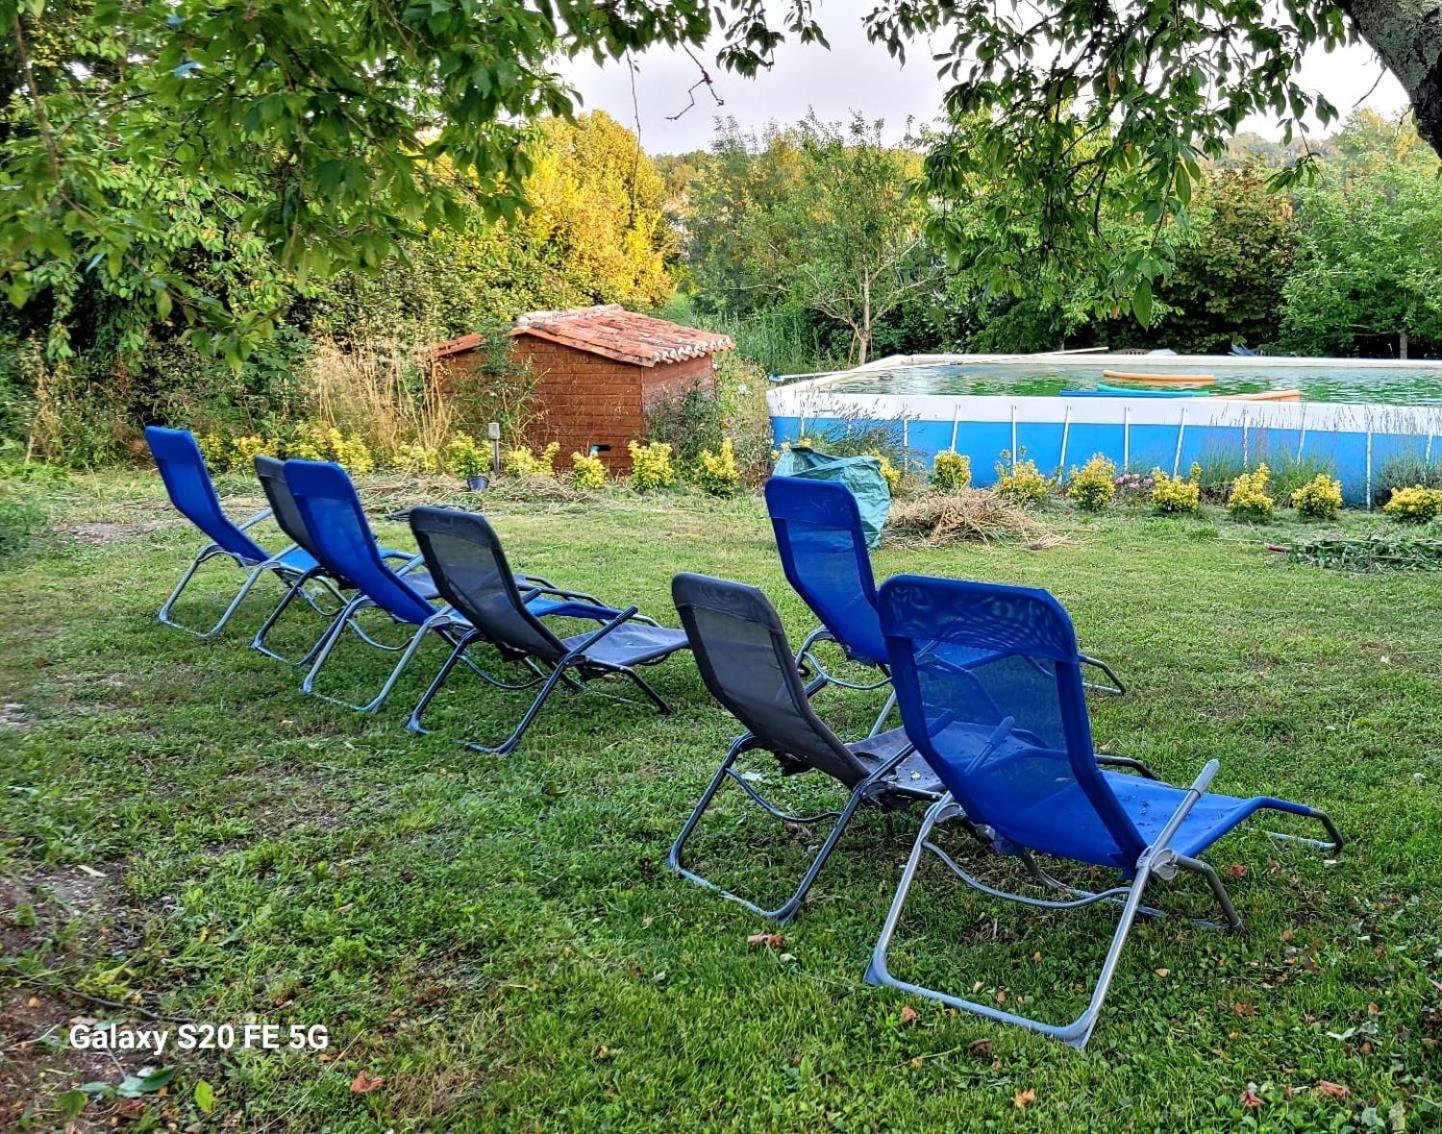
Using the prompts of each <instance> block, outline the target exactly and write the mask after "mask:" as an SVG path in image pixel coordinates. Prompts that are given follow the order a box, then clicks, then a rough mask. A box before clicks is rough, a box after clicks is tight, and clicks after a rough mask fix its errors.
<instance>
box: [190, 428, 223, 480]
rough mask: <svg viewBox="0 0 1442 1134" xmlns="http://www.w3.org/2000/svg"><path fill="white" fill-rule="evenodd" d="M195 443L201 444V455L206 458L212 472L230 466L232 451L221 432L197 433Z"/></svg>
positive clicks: (207, 465)
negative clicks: (227, 446) (230, 451)
mask: <svg viewBox="0 0 1442 1134" xmlns="http://www.w3.org/2000/svg"><path fill="white" fill-rule="evenodd" d="M195 443H196V444H197V445H199V446H200V455H201V456H202V457H204V458H205V464H206V467H207V468H209V469H210V471H211V472H223V471H225V469H227V468H228V467H230V453H229V451H228V450H227V449H226V445H225V438H223V437H221V435H220V434H219V433H215V432H213V431H212V432H210V433H197V434H196V435H195Z"/></svg>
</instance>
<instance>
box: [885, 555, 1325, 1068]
mask: <svg viewBox="0 0 1442 1134" xmlns="http://www.w3.org/2000/svg"><path fill="white" fill-rule="evenodd" d="M879 601H880V607H879V609H880V615H881V629H882V632H883V634H884V635H885V636H886V643H887V653H888V657H889V658H890V662H891V673H892V679H893V681H894V683H895V689H896V695H897V699H898V702H899V704H900V708H901V717H902V721H903V723H904V725H905V728H906V734H907V736H908V738H909V739H910V740H911V742H912V743H914V744H915V745H916V748H917V751H918V752H920V753H921V755H922V756H923V757H924V758H925V759H926V762H927V763H928V764H929V765H930V766H931V768H932V770H933V771H934V772H935V773H936V775H937V777H938V778H939V779H940V780H941V782H942V784H943V785H944V786H945V787H946V791H947V794H946V795H944V796H943V797H942V798H941V799H940V800H939V801H938V802H937V803H936V804H934V805H933V806H932V808H931V809H930V811H928V813H927V816H926V819H925V820H924V821H923V823H922V826H921V830H920V832H919V833H918V834H917V837H916V842H915V845H914V846H913V847H912V850H911V856H910V858H909V859H908V861H907V864H906V868H905V870H904V871H903V872H902V876H901V881H900V884H899V885H898V887H897V890H896V895H895V898H894V899H893V900H892V903H891V908H890V910H889V911H888V913H887V916H886V921H885V924H884V926H883V928H882V931H881V935H880V938H879V939H878V940H877V942H876V946H875V949H874V950H873V952H872V958H871V965H870V968H869V969H868V971H867V975H866V979H867V981H868V982H869V983H871V984H882V985H889V986H891V987H893V988H899V989H902V990H904V991H907V992H912V993H916V994H918V995H921V996H926V997H930V998H931V999H933V1000H939V1001H941V1002H942V1003H944V1004H947V1005H950V1006H952V1007H954V1008H959V1009H962V1010H965V1011H967V1012H974V1013H976V1014H977V1015H980V1016H985V1017H987V1018H989V1019H992V1020H998V1021H1001V1022H1003V1023H1009V1024H1019V1025H1021V1026H1023V1027H1026V1028H1030V1029H1032V1030H1034V1031H1038V1032H1041V1033H1043V1034H1045V1035H1048V1036H1052V1037H1054V1038H1056V1039H1059V1040H1062V1041H1064V1042H1066V1043H1068V1044H1071V1045H1072V1046H1074V1047H1078V1048H1080V1047H1083V1046H1085V1044H1086V1042H1087V1040H1088V1038H1089V1037H1090V1036H1091V1034H1092V1030H1093V1029H1094V1028H1095V1027H1096V1022H1097V1018H1098V1016H1099V1015H1100V1013H1101V1009H1102V1004H1103V1002H1104V1001H1105V999H1106V995H1107V990H1108V988H1109V987H1110V985H1111V981H1112V978H1113V976H1114V975H1115V973H1116V969H1117V964H1118V962H1119V960H1120V959H1121V953H1122V947H1123V946H1124V945H1125V944H1126V939H1127V935H1128V933H1129V932H1130V930H1131V927H1132V923H1133V922H1134V920H1135V919H1136V917H1137V915H1138V913H1142V914H1144V915H1148V916H1160V915H1159V913H1158V911H1155V910H1150V909H1148V908H1146V907H1143V906H1142V904H1141V902H1142V895H1143V892H1144V891H1145V890H1146V888H1147V886H1148V884H1149V883H1151V882H1152V881H1153V880H1157V879H1160V880H1163V881H1169V880H1171V879H1172V878H1173V877H1175V875H1176V874H1177V873H1178V872H1179V871H1183V870H1186V871H1192V872H1195V873H1197V874H1200V875H1202V876H1203V877H1204V878H1205V879H1206V881H1207V883H1208V884H1209V885H1210V887H1211V889H1212V893H1213V895H1214V896H1215V898H1216V901H1217V903H1218V905H1219V906H1220V907H1221V910H1222V912H1223V914H1224V915H1225V919H1226V925H1227V927H1228V928H1231V929H1238V928H1240V927H1241V919H1240V917H1239V916H1238V915H1237V911H1236V909H1235V907H1234V906H1233V905H1232V902H1231V899H1230V898H1229V897H1228V895H1227V892H1226V889H1225V887H1224V886H1223V885H1222V880H1221V878H1220V877H1219V876H1218V874H1217V872H1216V870H1215V869H1214V868H1213V867H1211V866H1210V865H1208V864H1207V863H1206V862H1204V861H1202V859H1201V857H1200V856H1201V855H1202V854H1204V853H1205V852H1206V851H1207V850H1208V849H1209V848H1210V847H1211V846H1212V845H1213V844H1214V843H1216V842H1217V840H1219V839H1221V838H1222V837H1223V836H1224V835H1226V834H1228V833H1229V832H1230V831H1232V830H1233V829H1235V828H1236V827H1237V826H1238V825H1239V824H1240V823H1242V822H1243V821H1244V820H1246V819H1248V818H1249V817H1251V816H1252V815H1254V814H1255V813H1256V812H1258V811H1261V810H1270V811H1280V812H1286V813H1288V814H1291V815H1296V816H1300V817H1303V818H1307V819H1312V820H1315V821H1316V822H1318V823H1320V824H1321V825H1322V827H1323V828H1324V829H1325V831H1326V833H1327V836H1328V841H1327V842H1326V843H1320V842H1314V841H1313V840H1302V841H1305V842H1309V843H1312V844H1313V845H1317V846H1325V847H1326V848H1327V849H1328V850H1329V851H1332V852H1335V851H1336V850H1338V849H1340V847H1341V845H1342V839H1341V836H1340V835H1339V834H1338V833H1337V829H1336V827H1335V826H1334V825H1333V823H1332V821H1331V819H1329V818H1328V817H1327V815H1326V814H1325V813H1324V812H1321V811H1318V810H1316V809H1315V808H1311V807H1307V806H1304V805H1303V804H1300V803H1291V802H1289V801H1287V800H1282V799H1274V798H1271V797H1268V796H1258V797H1253V798H1250V799H1242V798H1236V797H1233V796H1227V795H1216V794H1213V793H1211V792H1210V791H1209V790H1208V789H1209V788H1210V786H1211V783H1212V780H1213V778H1214V777H1215V776H1216V774H1217V771H1218V764H1217V761H1215V760H1211V761H1209V762H1208V763H1207V764H1206V766H1205V767H1204V768H1203V769H1202V771H1201V774H1200V775H1199V776H1198V777H1197V778H1196V781H1195V782H1194V783H1193V784H1192V785H1191V787H1189V788H1180V787H1173V786H1172V785H1171V784H1167V783H1163V782H1161V781H1159V780H1156V779H1152V778H1148V777H1147V776H1146V775H1134V774H1129V773H1125V772H1120V771H1112V770H1109V769H1106V768H1104V767H1103V766H1102V762H1101V760H1100V759H1099V758H1098V757H1097V755H1096V754H1095V751H1094V748H1093V745H1092V735H1091V727H1090V724H1089V721H1088V717H1087V704H1086V690H1085V688H1084V686H1083V683H1082V676H1081V675H1082V669H1081V667H1082V664H1083V662H1084V660H1085V659H1084V658H1083V656H1082V655H1081V653H1079V652H1078V650H1077V644H1076V634H1075V631H1074V630H1073V628H1072V623H1071V619H1070V618H1068V617H1067V613H1066V611H1065V610H1063V609H1062V607H1061V604H1060V603H1058V602H1057V600H1056V599H1055V598H1053V597H1052V596H1051V595H1050V594H1048V593H1047V592H1046V591H1042V590H1035V589H1031V588H1026V587H1009V586H1000V585H996V584H989V583H976V582H962V581H958V580H952V579H929V578H923V577H920V576H914V575H902V576H898V577H896V578H894V579H891V580H889V581H887V582H886V583H885V584H883V585H882V587H881V591H880V595H879ZM957 646H960V647H964V648H966V649H970V650H976V651H982V652H985V653H987V654H988V655H990V657H991V660H990V661H988V662H986V663H985V664H983V665H979V666H975V667H973V668H970V669H965V670H961V669H957V668H956V667H954V666H951V665H947V664H946V663H945V662H944V661H942V660H940V659H941V656H942V655H943V654H944V653H945V651H946V650H947V649H949V648H953V647H957ZM948 820H959V821H960V822H962V823H963V824H964V825H965V826H966V828H967V829H968V830H969V831H970V832H971V833H972V834H973V835H975V836H977V837H978V838H979V839H980V840H981V841H982V842H984V843H985V844H987V845H989V846H990V847H992V848H993V849H995V850H996V851H999V852H1001V853H1003V854H1010V855H1016V856H1019V857H1021V859H1022V860H1023V861H1024V862H1025V864H1026V865H1027V867H1028V869H1029V870H1030V872H1031V876H1032V878H1033V879H1034V880H1035V881H1036V882H1037V883H1038V885H1039V886H1040V887H1041V889H1042V890H1043V892H1046V893H1049V894H1050V896H1049V897H1047V898H1038V897H1033V896H1030V895H1025V894H1015V893H1009V892H1007V891H1004V890H999V889H996V888H994V887H992V886H989V885H987V884H986V883H984V882H982V881H980V880H979V879H977V878H975V877H973V876H972V875H971V874H970V873H968V872H967V871H966V870H965V869H963V868H962V867H961V866H960V865H959V864H958V863H957V862H956V861H955V860H954V859H953V858H952V857H951V856H950V855H948V854H947V853H946V852H945V851H943V850H942V849H941V848H940V847H939V846H937V844H936V842H935V841H934V838H935V828H936V827H937V826H938V825H939V824H942V823H944V822H946V821H948ZM1281 837H1287V836H1281ZM923 851H930V852H931V853H932V854H933V855H934V856H935V857H936V858H937V859H938V860H939V861H940V862H941V863H942V864H943V865H945V866H946V867H948V868H949V869H950V870H951V871H952V872H953V873H954V874H955V875H956V876H957V877H958V878H960V879H961V880H962V881H963V882H966V883H967V884H968V885H971V886H973V887H975V888H976V889H978V890H980V891H981V892H982V893H984V894H987V895H989V896H991V897H994V898H1004V899H1009V900H1012V901H1017V902H1022V903H1024V904H1027V905H1031V906H1035V907H1039V908H1042V909H1049V910H1065V909H1075V908H1078V907H1082V906H1089V905H1093V904H1095V903H1098V902H1111V903H1115V904H1117V905H1119V906H1120V907H1121V913H1120V916H1119V919H1118V923H1117V926H1116V930H1115V932H1114V933H1113V935H1112V939H1111V945H1110V947H1109V948H1108V950H1107V952H1106V956H1105V959H1104V960H1103V962H1102V966H1101V971H1100V974H1099V976H1098V978H1097V981H1096V984H1095V985H1094V987H1093V991H1092V994H1091V998H1090V1002H1089V1003H1088V1005H1087V1007H1086V1009H1085V1011H1083V1012H1082V1014H1081V1015H1080V1016H1078V1017H1077V1018H1076V1019H1075V1020H1073V1021H1072V1022H1071V1023H1068V1024H1063V1025H1054V1024H1047V1023H1042V1022H1040V1021H1038V1020H1035V1019H1032V1018H1030V1017H1026V1016H1022V1015H1020V1014H1018V1013H1014V1012H1008V1011H1006V1010H1004V1009H1002V1008H1000V1007H998V1006H997V1005H995V1004H983V1003H978V1002H976V1001H972V1000H968V999H966V998H965V997H962V996H956V995H952V994H949V993H945V992H940V991H937V990H934V989H930V988H923V987H921V986H918V985H915V984H911V983H908V982H907V981H904V980H900V979H898V978H896V977H895V976H893V975H892V974H891V972H890V970H889V969H888V967H887V950H888V947H889V946H890V943H891V939H892V935H893V934H894V933H895V930H896V926H897V922H898V920H899V919H900V917H901V913H902V910H903V908H904V906H905V903H906V896H907V893H908V891H909V890H910V889H911V885H912V881H913V879H914V878H915V877H916V871H917V866H918V864H919V863H920V860H921V856H922V852H923ZM1039 854H1041V855H1050V856H1054V857H1056V858H1061V859H1068V860H1071V861H1073V862H1077V863H1082V864H1085V865H1087V866H1092V867H1101V868H1104V869H1108V870H1112V871H1115V872H1117V873H1118V874H1119V875H1120V881H1119V884H1118V885H1116V886H1113V887H1111V888H1109V889H1104V890H1102V891H1100V892H1097V893H1090V892H1086V891H1082V890H1078V889H1075V888H1073V887H1069V886H1065V885H1063V884H1062V883H1061V882H1059V881H1057V880H1056V879H1055V878H1054V877H1052V876H1051V875H1050V874H1048V873H1047V872H1046V871H1045V870H1043V869H1042V868H1041V866H1040V865H1039V864H1038V863H1037V862H1036V858H1035V856H1036V855H1039ZM958 976H959V977H960V974H958ZM959 983H960V984H962V985H963V986H964V987H966V986H969V985H970V981H966V980H959Z"/></svg>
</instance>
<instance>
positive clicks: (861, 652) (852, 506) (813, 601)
mask: <svg viewBox="0 0 1442 1134" xmlns="http://www.w3.org/2000/svg"><path fill="white" fill-rule="evenodd" d="M766 510H767V511H768V512H769V513H770V514H771V526H772V528H773V529H774V530H775V532H776V547H777V550H778V551H780V553H781V567H782V569H783V570H784V571H785V572H786V579H787V581H788V582H789V583H790V584H791V585H792V586H793V587H794V588H795V589H796V593H797V594H799V595H800V596H801V597H802V598H803V599H804V600H805V602H806V605H807V606H809V607H810V608H811V610H812V612H813V613H815V615H816V617H817V618H819V619H821V624H822V625H823V626H825V627H826V629H828V630H830V631H831V634H832V636H833V637H835V638H836V640H837V641H838V642H840V643H841V644H842V645H843V646H844V647H845V648H846V650H847V651H848V652H849V653H850V654H851V655H852V656H853V657H855V658H858V659H860V660H862V661H867V662H871V663H873V664H879V663H882V662H885V661H886V643H885V641H884V640H883V639H882V636H881V623H880V622H879V621H878V619H877V616H876V582H875V580H874V579H873V578H872V574H871V557H870V556H869V555H868V553H867V550H866V536H865V534H864V533H863V532H862V530H861V512H860V511H859V510H858V509H857V506H856V497H855V496H853V495H852V493H851V489H849V488H847V487H846V485H844V484H839V483H836V482H832V481H819V480H803V479H801V478H800V477H789V476H773V477H772V478H771V479H770V480H768V481H767V482H766Z"/></svg>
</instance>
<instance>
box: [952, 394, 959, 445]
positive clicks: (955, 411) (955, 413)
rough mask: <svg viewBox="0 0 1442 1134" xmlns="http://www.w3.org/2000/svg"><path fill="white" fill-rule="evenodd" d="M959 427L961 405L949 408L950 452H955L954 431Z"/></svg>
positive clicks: (957, 404)
mask: <svg viewBox="0 0 1442 1134" xmlns="http://www.w3.org/2000/svg"><path fill="white" fill-rule="evenodd" d="M960 427H961V403H960V402H957V403H956V404H955V405H954V406H952V407H951V451H952V452H953V453H955V452H956V431H957V429H959V428H960Z"/></svg>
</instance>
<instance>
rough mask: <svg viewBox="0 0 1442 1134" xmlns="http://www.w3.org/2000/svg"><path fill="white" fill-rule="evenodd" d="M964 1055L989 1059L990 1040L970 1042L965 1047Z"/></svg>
mask: <svg viewBox="0 0 1442 1134" xmlns="http://www.w3.org/2000/svg"><path fill="white" fill-rule="evenodd" d="M966 1054H967V1055H974V1056H976V1057H977V1058H978V1059H989V1058H991V1040H984V1039H981V1040H972V1041H971V1042H970V1043H969V1044H967V1045H966Z"/></svg>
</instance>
